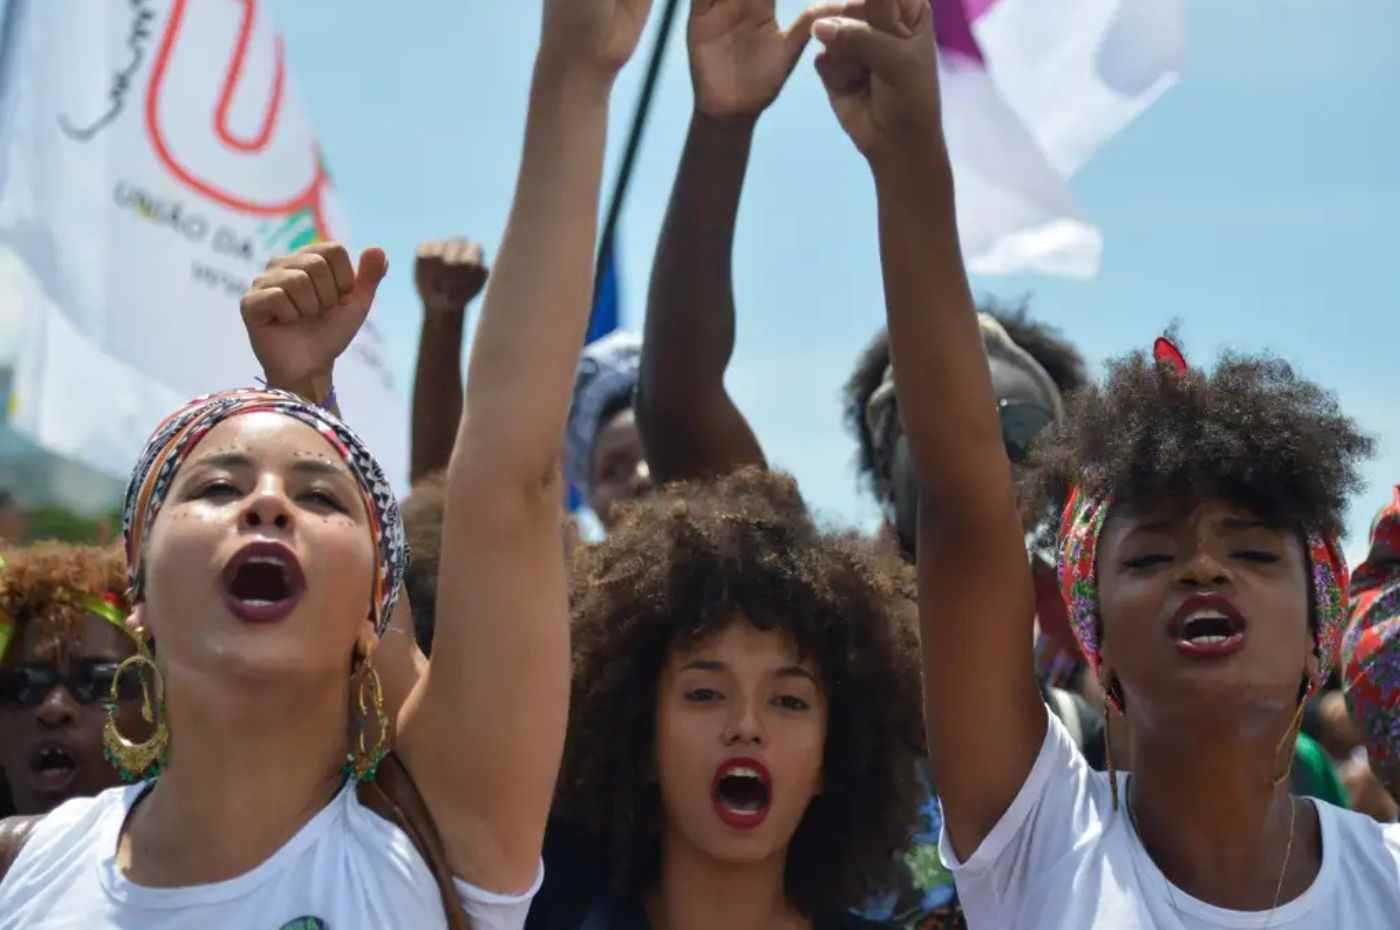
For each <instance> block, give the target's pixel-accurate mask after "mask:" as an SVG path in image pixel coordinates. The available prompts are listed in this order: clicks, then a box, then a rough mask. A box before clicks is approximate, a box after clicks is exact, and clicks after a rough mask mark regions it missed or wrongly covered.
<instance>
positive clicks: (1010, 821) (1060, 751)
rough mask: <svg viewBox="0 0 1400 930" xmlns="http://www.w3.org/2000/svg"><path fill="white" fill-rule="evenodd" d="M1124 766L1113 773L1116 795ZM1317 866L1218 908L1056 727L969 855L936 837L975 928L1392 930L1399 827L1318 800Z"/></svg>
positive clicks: (1398, 894)
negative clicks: (1244, 901) (1275, 890)
mask: <svg viewBox="0 0 1400 930" xmlns="http://www.w3.org/2000/svg"><path fill="white" fill-rule="evenodd" d="M1124 777H1125V776H1124V775H1123V774H1122V773H1120V774H1119V778H1120V782H1119V794H1120V797H1121V796H1126V795H1125V794H1124V790H1123V781H1122V779H1124ZM1313 803H1314V805H1315V806H1316V807H1317V813H1318V819H1319V820H1320V821H1321V824H1322V869H1321V871H1319V872H1318V875H1317V879H1316V880H1315V881H1314V882H1313V884H1312V887H1311V888H1309V889H1308V890H1307V891H1306V892H1304V893H1303V894H1302V895H1301V896H1299V897H1298V898H1296V899H1294V900H1292V901H1289V902H1287V903H1285V904H1282V905H1280V906H1279V908H1278V910H1276V911H1275V912H1274V913H1273V915H1272V920H1270V915H1269V913H1268V912H1267V911H1231V910H1226V909H1224V908H1220V907H1215V906H1214V905H1211V904H1207V903H1205V902H1204V901H1200V900H1197V899H1196V898H1192V897H1191V896H1190V895H1188V894H1186V893H1185V892H1183V891H1181V890H1180V889H1179V888H1176V887H1175V886H1173V885H1171V884H1170V883H1169V882H1168V881H1167V878H1166V876H1165V875H1163V874H1162V872H1161V870H1160V869H1158V868H1157V866H1156V864H1155V863H1153V861H1152V859H1151V857H1150V856H1148V854H1147V851H1146V850H1145V849H1144V848H1143V846H1142V843H1141V842H1140V841H1139V840H1138V838H1137V834H1136V832H1135V831H1134V830H1133V827H1132V823H1131V821H1130V819H1129V818H1128V815H1127V811H1126V810H1124V809H1123V808H1122V806H1121V804H1120V807H1119V810H1118V811H1116V812H1115V811H1114V810H1113V805H1112V799H1111V795H1110V791H1109V784H1108V776H1107V775H1106V774H1104V773H1102V772H1095V771H1093V770H1092V769H1090V768H1089V766H1088V765H1087V764H1086V763H1085V762H1084V759H1083V757H1082V756H1081V755H1080V754H1079V752H1078V751H1077V750H1076V749H1075V748H1074V744H1073V742H1071V741H1070V737H1069V734H1068V733H1067V732H1066V731H1065V728H1064V726H1063V725H1062V724H1061V723H1060V722H1059V721H1058V720H1056V719H1055V717H1054V715H1053V714H1052V715H1051V716H1050V726H1049V730H1048V732H1047V733H1046V735H1045V744H1044V746H1042V747H1041V750H1040V756H1039V757H1038V758H1037V759H1036V760H1035V765H1034V766H1033V767H1032V768H1031V773H1030V775H1029V776H1027V778H1026V783H1025V784H1024V785H1022V786H1021V791H1020V793H1019V794H1018V795H1017V796H1016V800H1015V801H1013V802H1012V803H1011V806H1010V807H1009V808H1008V809H1007V811H1006V813H1005V814H1004V815H1003V816H1002V818H1001V820H1000V821H999V822H998V823H997V825H996V827H994V828H993V829H992V832H991V833H989V834H987V837H986V839H984V840H983V841H982V845H981V846H979V847H977V850H976V852H974V853H973V854H972V856H970V857H969V858H968V860H967V861H966V862H959V861H958V858H957V856H956V855H954V854H953V844H952V842H951V841H950V840H949V838H948V830H947V827H946V825H945V827H944V829H943V834H942V836H941V837H940V840H939V852H940V854H941V856H942V859H943V863H944V864H945V865H946V866H947V867H948V868H949V869H950V870H952V872H953V878H954V880H955V881H956V882H957V888H958V897H959V898H960V899H961V901H962V905H963V910H964V912H965V913H966V914H967V920H968V925H969V926H970V927H971V928H972V930H1013V928H1015V930H1021V928H1035V930H1235V928H1242V927H1262V926H1265V925H1266V924H1267V925H1268V926H1269V927H1270V928H1271V930H1343V928H1345V930H1395V928H1400V825H1397V824H1390V825H1382V824H1379V823H1376V822H1375V821H1374V820H1372V819H1371V818H1369V817H1366V816H1363V815H1361V814H1355V813H1352V812H1350V811H1344V810H1342V809H1341V808H1338V807H1335V806H1334V805H1331V804H1328V803H1326V802H1322V801H1314V802H1313Z"/></svg>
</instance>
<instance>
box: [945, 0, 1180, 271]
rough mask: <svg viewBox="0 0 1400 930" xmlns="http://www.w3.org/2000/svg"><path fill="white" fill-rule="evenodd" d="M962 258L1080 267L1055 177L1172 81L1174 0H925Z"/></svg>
mask: <svg viewBox="0 0 1400 930" xmlns="http://www.w3.org/2000/svg"><path fill="white" fill-rule="evenodd" d="M933 9H934V21H935V26H936V29H937V31H938V43H939V46H940V49H939V52H940V76H939V77H940V80H941V82H942V90H943V121H944V131H945V133H946V135H947V139H948V146H949V149H950V154H951V156H952V159H953V169H954V178H955V182H956V186H957V197H958V222H959V227H960V229H961V231H962V237H963V250H964V255H965V256H966V258H967V262H968V266H969V268H970V269H971V270H972V271H973V272H976V273H979V274H1011V273H1016V272H1027V271H1029V272H1041V273H1045V274H1058V275H1069V276H1074V277H1092V276H1093V275H1095V274H1097V273H1098V269H1099V260H1100V256H1101V254H1102V251H1103V238H1102V236H1101V235H1100V233H1099V231H1098V229H1097V228H1095V227H1094V225H1093V224H1092V223H1091V222H1090V221H1089V220H1088V218H1087V217H1086V216H1085V215H1084V212H1083V211H1082V210H1081V209H1080V207H1079V205H1078V204H1077V203H1076V202H1075V199H1074V195H1073V194H1072V193H1071V192H1070V189H1069V179H1070V178H1071V177H1072V176H1073V175H1074V173H1075V172H1076V171H1078V170H1079V168H1080V167H1081V166H1083V164H1084V163H1085V162H1086V161H1087V160H1088V159H1089V157H1090V156H1091V155H1093V154H1094V152H1095V151H1097V150H1098V148H1099V147H1100V146H1101V145H1103V143H1104V142H1106V141H1107V140H1108V139H1109V138H1110V137H1112V136H1113V135H1114V134H1115V133H1117V132H1118V131H1119V130H1121V129H1122V128H1123V127H1124V126H1126V125H1127V124H1128V123H1129V122H1131V121H1132V120H1133V118H1134V117H1136V116H1137V115H1138V114H1139V113H1141V112H1142V111H1143V110H1144V109H1145V108H1146V107H1148V106H1149V105H1151V104H1152V102H1153V101H1155V100H1156V99H1157V98H1158V97H1159V96H1161V95H1162V93H1163V92H1165V91H1166V90H1167V89H1168V88H1169V87H1171V86H1172V85H1173V84H1174V83H1175V82H1176V80H1177V77H1178V75H1179V73H1180V71H1181V67H1182V63H1183V60H1184V58H1185V51H1186V10H1185V0H933Z"/></svg>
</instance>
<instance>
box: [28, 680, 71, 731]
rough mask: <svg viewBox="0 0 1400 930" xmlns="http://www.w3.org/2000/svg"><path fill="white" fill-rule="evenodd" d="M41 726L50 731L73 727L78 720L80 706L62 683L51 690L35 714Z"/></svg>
mask: <svg viewBox="0 0 1400 930" xmlns="http://www.w3.org/2000/svg"><path fill="white" fill-rule="evenodd" d="M35 716H36V717H37V718H38V720H39V725H40V726H42V727H44V728H45V729H49V730H57V729H59V728H61V727H66V726H70V725H72V723H73V722H74V721H75V720H77V718H78V705H77V702H76V701H75V700H74V699H73V695H71V694H69V693H68V686H67V685H65V684H63V683H62V682H60V683H58V684H56V685H54V686H53V687H52V688H50V689H49V693H48V694H45V695H44V699H43V700H42V701H40V702H39V708H38V710H37V711H36V712H35Z"/></svg>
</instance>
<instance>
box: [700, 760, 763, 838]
mask: <svg viewBox="0 0 1400 930" xmlns="http://www.w3.org/2000/svg"><path fill="white" fill-rule="evenodd" d="M710 798H711V800H712V801H713V803H714V807H715V814H716V816H718V817H719V819H720V820H722V821H724V823H725V825H726V826H729V827H732V828H733V829H735V830H753V829H755V828H757V827H758V826H759V825H760V824H761V823H763V821H764V820H766V819H768V811H769V809H770V807H771V806H772V803H773V777H772V776H771V775H769V774H768V768H767V766H765V765H764V764H763V763H762V762H759V761H758V760H757V759H747V758H744V759H730V760H728V761H726V762H724V763H723V764H721V765H720V767H719V768H718V769H716V770H715V777H714V780H713V781H712V782H711V783H710Z"/></svg>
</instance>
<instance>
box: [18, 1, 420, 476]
mask: <svg viewBox="0 0 1400 930" xmlns="http://www.w3.org/2000/svg"><path fill="white" fill-rule="evenodd" d="M346 234H347V230H346V228H345V224H344V221H343V219H342V217H341V216H340V213H339V204H338V203H337V198H336V194H335V190H334V188H333V187H332V186H331V183H330V178H329V175H328V171H327V167H326V164H325V161H324V159H323V158H322V155H321V152H320V149H319V147H318V145H317V143H316V138H315V135H314V133H313V132H312V128H311V125H310V123H309V121H308V118H307V114H306V111H305V109H304V108H303V107H302V105H301V103H300V101H299V100H298V99H297V96H296V91H295V88H294V86H293V83H292V81H291V78H290V76H289V75H288V73H287V68H286V63H285V59H284V55H283V47H282V40H281V38H280V37H279V36H278V34H277V32H276V30H275V29H274V27H273V25H272V24H271V23H270V22H269V21H268V19H267V16H266V14H265V11H264V10H263V8H262V6H261V4H259V3H258V2H257V0H126V2H121V3H117V2H93V0H12V2H11V3H10V4H9V7H8V12H7V14H6V16H5V20H4V34H3V36H0V304H3V307H2V308H0V316H6V317H11V318H17V320H18V325H17V326H16V325H15V323H14V321H13V320H12V321H11V322H10V324H9V325H8V326H6V327H0V332H8V333H9V334H10V338H11V339H12V340H13V341H14V343H15V345H14V346H13V347H0V353H3V354H10V353H13V355H12V364H13V365H14V379H13V382H12V395H11V400H10V424H11V426H13V427H14V428H15V429H17V430H18V431H20V432H21V433H24V434H26V435H28V436H30V437H31V438H33V439H34V440H35V441H36V442H37V443H38V444H39V445H41V446H42V447H44V448H46V449H48V450H49V451H51V452H54V453H56V454H58V455H62V456H64V457H67V458H72V459H76V460H78V461H81V462H83V463H85V464H88V465H91V466H93V467H96V468H99V469H101V470H103V471H106V472H109V473H112V474H115V475H124V474H125V473H126V472H127V471H128V470H129V469H130V467H131V464H132V462H133V460H134V459H135V456H136V454H137V453H138V452H139V450H140V446H141V443H142V442H143V441H144V440H145V438H146V436H147V434H148V433H149V432H150V430H151V429H153V428H154V427H155V425H156V424H157V423H158V422H159V421H160V419H161V418H162V417H164V416H165V415H166V414H167V413H169V412H170V411H171V410H173V409H175V407H176V406H178V405H179V404H180V403H182V402H184V401H185V400H188V399H189V398H190V397H192V396H194V395H196V394H201V393H207V392H209V391H215V390H222V389H224V388H231V387H240V386H247V385H251V384H252V383H254V379H255V377H256V376H257V375H258V374H259V373H260V370H259V368H258V365H257V362H256V361H255V360H254V358H253V354H252V350H251V349H250V348H249V346H248V341H247V337H246V335H245V332H244V328H243V324H242V321H241V319H240V316H239V310H238V298H239V295H240V294H241V293H242V292H243V290H244V289H245V288H246V287H247V285H248V284H249V282H250V281H251V280H252V279H253V278H254V277H255V276H256V275H257V274H258V273H259V272H261V270H262V268H263V266H264V265H265V264H266V262H267V260H268V259H269V258H271V257H272V256H274V255H278V254H282V253H285V252H290V251H292V250H293V249H296V248H298V247H300V246H302V245H305V244H307V243H309V242H312V241H315V240H317V239H329V238H344V237H345V236H346ZM6 348H9V352H4V350H5V349H6ZM336 381H337V384H336V389H337V396H338V398H339V400H340V403H341V406H342V408H343V409H344V410H345V412H346V417H347V419H348V420H349V421H350V422H351V423H352V424H353V425H355V426H356V427H357V428H358V429H359V430H360V431H361V432H362V433H363V434H364V435H365V437H366V441H367V442H369V444H370V446H371V448H373V449H374V450H375V453H376V455H377V456H379V457H380V458H381V459H382V460H383V462H384V463H385V466H386V468H387V470H388V471H389V473H390V476H391V479H393V480H394V481H395V483H401V481H402V479H403V477H404V475H405V472H406V465H407V451H406V448H407V442H406V436H407V416H406V409H407V408H406V406H405V404H403V403H402V401H401V399H400V397H399V395H398V394H397V393H396V391H395V389H394V385H393V382H392V380H391V378H390V375H389V372H388V368H387V366H386V361H385V358H384V350H383V346H382V343H381V340H380V338H379V335H378V334H377V333H376V331H375V330H374V328H373V322H372V320H371V322H369V323H367V324H366V326H365V329H364V330H363V331H362V332H361V333H360V335H359V336H358V337H357V338H356V340H355V342H354V343H353V344H352V346H351V347H350V349H349V350H348V351H347V352H346V353H345V355H344V356H343V357H342V358H341V360H340V362H339V364H338V365H337V368H336Z"/></svg>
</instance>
